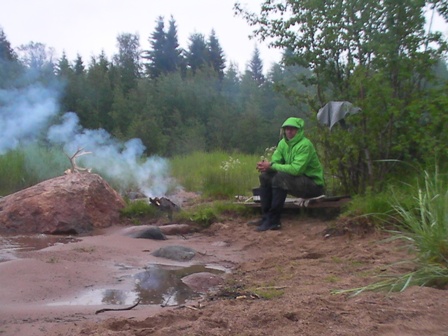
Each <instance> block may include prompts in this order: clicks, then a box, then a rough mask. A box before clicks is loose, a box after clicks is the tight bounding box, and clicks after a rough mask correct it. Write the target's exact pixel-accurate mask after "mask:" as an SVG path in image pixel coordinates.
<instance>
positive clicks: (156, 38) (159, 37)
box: [143, 16, 167, 78]
mask: <svg viewBox="0 0 448 336" xmlns="http://www.w3.org/2000/svg"><path fill="white" fill-rule="evenodd" d="M164 28H165V23H164V22H163V17H162V16H159V17H158V18H157V21H156V28H155V30H154V32H153V33H152V34H151V38H150V39H149V44H150V45H151V49H150V50H146V51H145V52H144V56H143V58H144V59H146V60H148V62H147V63H145V68H146V73H147V74H148V75H149V76H150V77H151V78H157V77H159V76H160V75H161V74H162V73H163V72H164V71H165V69H166V68H167V67H166V58H165V50H166V49H165V48H166V34H165V31H164Z"/></svg>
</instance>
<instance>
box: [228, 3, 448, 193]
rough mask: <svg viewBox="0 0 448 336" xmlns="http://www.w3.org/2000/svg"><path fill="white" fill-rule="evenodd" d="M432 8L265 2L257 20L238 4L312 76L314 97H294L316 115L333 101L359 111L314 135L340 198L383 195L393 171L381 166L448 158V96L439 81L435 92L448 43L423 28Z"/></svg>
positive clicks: (258, 30) (308, 81)
mask: <svg viewBox="0 0 448 336" xmlns="http://www.w3.org/2000/svg"><path fill="white" fill-rule="evenodd" d="M425 6H429V2H428V1H404V2H400V3H398V2H397V3H395V2H393V3H392V2H390V1H371V0H364V1H357V0H336V1H332V2H328V1H323V2H315V1H288V2H286V3H285V2H283V1H279V0H274V1H271V0H266V1H264V2H263V3H262V6H261V10H260V11H259V12H258V14H257V13H251V12H247V11H245V10H243V9H242V8H241V6H240V5H239V4H237V5H236V6H235V9H236V11H237V12H239V13H240V14H241V15H242V16H243V17H244V18H245V19H246V20H247V21H248V23H249V24H250V25H251V26H254V27H255V35H257V36H258V37H260V38H262V39H264V38H271V39H272V40H273V41H272V44H273V45H274V46H277V47H279V48H284V49H285V50H287V51H288V52H287V53H285V55H284V56H285V62H286V63H287V64H288V65H297V66H303V67H309V68H310V69H311V70H312V75H311V76H302V77H299V78H298V80H300V81H301V82H302V83H303V85H305V86H306V87H308V88H310V89H313V90H310V91H308V92H306V93H308V94H304V92H303V91H297V92H296V94H295V95H296V97H297V98H302V100H303V98H305V99H306V101H307V102H308V104H309V105H310V109H311V111H317V110H318V109H319V108H320V107H322V106H324V105H325V104H326V103H327V102H329V101H350V102H352V103H353V104H354V105H355V106H358V107H360V108H361V109H362V113H360V114H358V115H355V116H351V117H349V118H347V120H346V123H345V127H342V126H343V125H338V126H336V127H334V128H333V129H332V130H331V133H330V132H329V131H326V130H324V129H320V132H319V134H318V136H317V138H318V140H319V141H317V142H316V143H317V145H318V147H319V148H320V150H321V152H322V153H323V154H324V155H323V161H324V162H325V170H326V173H327V175H328V176H329V177H330V182H332V183H331V185H330V186H331V187H332V188H334V190H335V191H337V192H343V193H350V194H352V193H364V192H366V191H367V190H368V188H374V189H375V190H376V191H380V190H382V189H383V188H384V186H385V185H384V183H383V181H385V180H387V177H388V175H389V174H390V173H391V172H392V170H391V169H390V168H391V167H390V166H385V165H382V164H379V165H378V164H377V162H378V160H382V159H390V158H393V159H400V160H405V161H409V162H420V163H422V162H425V160H428V159H429V160H434V158H436V159H440V160H446V155H447V154H446V150H445V149H444V147H446V141H444V140H446V135H445V133H446V132H445V131H443V130H442V128H445V127H446V124H447V119H446V118H447V117H446V113H443V112H441V111H444V110H445V105H446V103H447V97H446V94H442V93H441V91H440V88H441V87H440V82H439V83H438V88H437V86H434V85H433V84H432V82H433V80H434V78H435V77H438V76H434V65H436V64H438V63H439V61H440V59H441V58H442V57H443V55H444V53H445V52H446V51H447V43H446V41H445V40H444V39H443V37H442V36H441V35H440V34H437V33H436V34H433V33H431V32H427V31H426V29H425V27H424V24H425V17H424V13H425V10H424V8H425ZM439 10H440V8H439ZM439 78H440V77H439ZM445 83H446V82H445ZM442 89H443V87H442ZM444 90H445V92H446V87H445V88H444ZM285 92H289V94H290V96H293V93H292V91H291V90H289V91H288V89H287V88H286V90H285ZM436 106H438V107H436ZM319 135H320V136H319ZM439 139H440V141H439ZM442 157H443V158H442ZM333 178H335V179H336V181H335V182H334V183H333V181H332V180H333ZM332 191H333V190H332Z"/></svg>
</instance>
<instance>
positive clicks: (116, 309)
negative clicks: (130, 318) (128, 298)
mask: <svg viewBox="0 0 448 336" xmlns="http://www.w3.org/2000/svg"><path fill="white" fill-rule="evenodd" d="M139 303H140V300H138V301H137V303H136V304H134V305H132V306H130V307H126V308H104V309H100V310H97V311H96V312H95V314H99V313H104V312H107V311H123V310H131V309H134V308H135V307H137V306H138V304H139Z"/></svg>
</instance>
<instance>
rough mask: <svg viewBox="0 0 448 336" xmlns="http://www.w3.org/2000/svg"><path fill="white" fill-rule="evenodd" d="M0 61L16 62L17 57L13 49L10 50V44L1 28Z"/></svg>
mask: <svg viewBox="0 0 448 336" xmlns="http://www.w3.org/2000/svg"><path fill="white" fill-rule="evenodd" d="M0 60H1V61H7V62H11V61H16V60H17V55H16V53H15V52H14V49H12V47H11V43H10V42H9V41H8V39H7V38H6V34H5V32H4V31H3V29H2V28H1V27H0Z"/></svg>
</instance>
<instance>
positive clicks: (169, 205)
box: [149, 197, 180, 220]
mask: <svg viewBox="0 0 448 336" xmlns="http://www.w3.org/2000/svg"><path fill="white" fill-rule="evenodd" d="M149 202H150V203H151V204H152V205H154V206H156V207H157V208H159V209H160V210H161V211H163V212H166V213H168V218H169V219H170V220H171V219H172V216H173V212H175V211H179V210H180V207H179V206H178V205H177V204H175V203H174V202H173V201H171V200H170V199H168V198H166V197H154V198H151V197H150V198H149Z"/></svg>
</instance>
